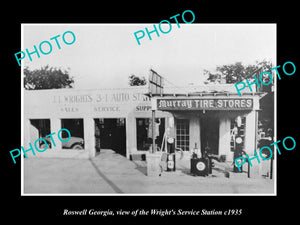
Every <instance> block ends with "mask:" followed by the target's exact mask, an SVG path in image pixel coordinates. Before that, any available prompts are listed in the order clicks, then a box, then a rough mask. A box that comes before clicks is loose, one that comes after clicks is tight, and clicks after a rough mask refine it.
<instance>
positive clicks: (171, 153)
mask: <svg viewBox="0 0 300 225" xmlns="http://www.w3.org/2000/svg"><path fill="white" fill-rule="evenodd" d="M167 125H168V127H167V129H166V131H167V132H166V137H165V138H166V148H167V171H175V170H176V160H175V159H176V157H175V130H174V129H175V128H174V117H170V118H169V119H168V124H167Z"/></svg>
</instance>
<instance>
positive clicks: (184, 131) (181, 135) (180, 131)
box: [176, 119, 190, 151]
mask: <svg viewBox="0 0 300 225" xmlns="http://www.w3.org/2000/svg"><path fill="white" fill-rule="evenodd" d="M176 144H177V148H181V149H182V150H184V151H189V148H190V121H189V120H187V119H177V120H176Z"/></svg>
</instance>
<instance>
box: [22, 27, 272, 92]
mask: <svg viewBox="0 0 300 225" xmlns="http://www.w3.org/2000/svg"><path fill="white" fill-rule="evenodd" d="M145 27H147V28H148V30H150V31H151V30H153V24H22V44H21V51H25V49H28V51H29V52H32V51H34V47H33V46H34V45H35V46H36V47H37V48H38V46H39V44H40V43H41V42H43V41H49V42H50V43H51V44H52V52H51V53H50V54H48V55H43V54H41V53H40V58H38V57H37V56H36V54H33V55H32V56H31V57H32V61H30V60H29V58H28V56H27V55H26V57H25V59H23V60H22V65H25V66H28V67H29V69H39V68H41V67H42V66H46V65H49V66H52V67H57V68H62V69H68V70H69V73H70V76H72V77H73V78H74V81H75V83H74V88H76V89H102V88H123V87H128V77H129V76H130V75H132V74H134V75H137V76H144V77H146V78H147V79H148V76H149V70H150V69H153V70H155V71H156V72H157V73H158V74H160V75H162V76H163V77H164V78H165V79H166V81H165V84H166V86H172V85H176V86H185V85H191V84H194V85H202V84H203V81H205V80H206V77H205V76H204V75H203V70H204V69H206V70H210V71H214V70H215V68H216V67H217V66H220V65H225V64H233V63H236V62H242V63H243V64H245V65H248V64H253V63H254V62H255V61H256V60H263V59H267V60H271V61H272V63H273V65H276V24H199V23H197V24H194V23H192V24H184V23H182V24H181V23H180V28H178V27H177V24H176V23H174V24H173V23H172V29H171V31H170V32H169V33H167V34H163V33H161V32H160V31H159V34H160V36H159V37H158V36H157V35H156V33H152V34H151V37H152V40H149V38H148V36H147V34H145V37H144V38H142V39H140V42H141V45H138V43H137V41H136V39H135V36H134V33H135V32H137V31H139V30H143V31H144V32H145V33H146V31H145ZM156 27H158V24H156ZM162 29H163V30H168V25H166V27H165V26H164V27H162ZM66 31H72V32H73V33H74V35H75V37H76V40H75V42H74V43H73V44H71V45H66V44H65V43H64V42H63V41H62V39H61V37H62V35H63V34H64V33H65V32H66ZM57 35H60V37H59V38H58V41H59V43H60V46H61V49H58V48H57V45H56V43H55V40H50V38H52V37H54V36H57ZM65 37H66V40H67V41H69V40H71V38H70V37H71V36H67V35H66V36H65ZM67 38H70V39H67ZM43 48H44V51H47V46H46V45H44V46H43Z"/></svg>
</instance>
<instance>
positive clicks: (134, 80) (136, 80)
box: [128, 74, 147, 86]
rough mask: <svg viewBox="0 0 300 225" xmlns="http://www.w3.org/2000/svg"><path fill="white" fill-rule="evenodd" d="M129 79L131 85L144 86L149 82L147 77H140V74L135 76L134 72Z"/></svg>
mask: <svg viewBox="0 0 300 225" xmlns="http://www.w3.org/2000/svg"><path fill="white" fill-rule="evenodd" d="M128 80H129V85H130V86H144V85H146V84H147V81H146V78H145V77H142V78H140V77H138V76H135V75H134V74H132V75H130V76H129V77H128Z"/></svg>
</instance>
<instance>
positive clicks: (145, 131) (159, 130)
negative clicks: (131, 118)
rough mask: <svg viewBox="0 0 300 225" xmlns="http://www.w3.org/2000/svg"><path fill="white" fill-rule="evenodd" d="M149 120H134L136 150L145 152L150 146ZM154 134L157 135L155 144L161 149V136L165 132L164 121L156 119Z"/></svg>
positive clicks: (150, 130) (150, 131)
mask: <svg viewBox="0 0 300 225" xmlns="http://www.w3.org/2000/svg"><path fill="white" fill-rule="evenodd" d="M151 126H152V125H151V119H150V118H136V135H137V149H138V150H144V151H147V150H149V148H150V145H151V144H152V127H151ZM155 126H156V127H155V130H156V131H155V133H156V135H157V137H156V140H155V143H156V144H157V145H158V147H159V148H161V144H162V140H163V135H164V132H165V119H164V118H156V120H155Z"/></svg>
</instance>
